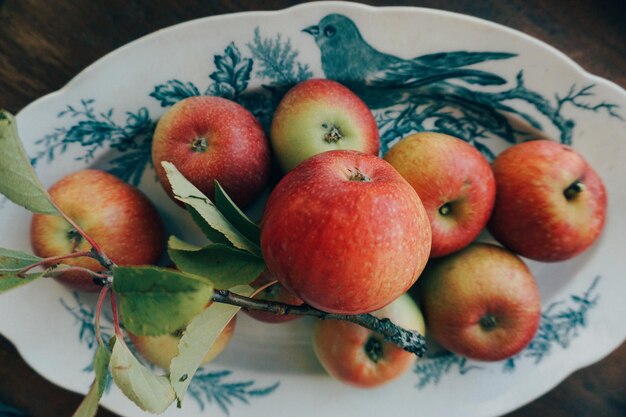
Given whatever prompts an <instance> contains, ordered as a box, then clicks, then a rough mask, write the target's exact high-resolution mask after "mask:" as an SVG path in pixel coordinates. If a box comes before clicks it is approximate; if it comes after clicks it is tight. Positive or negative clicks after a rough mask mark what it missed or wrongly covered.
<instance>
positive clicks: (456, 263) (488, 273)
mask: <svg viewBox="0 0 626 417" xmlns="http://www.w3.org/2000/svg"><path fill="white" fill-rule="evenodd" d="M418 287H419V290H420V291H419V293H420V300H421V304H420V305H421V307H422V311H423V312H424V316H425V318H426V327H427V328H428V332H429V334H430V335H431V336H432V337H433V338H434V339H435V341H437V342H438V343H439V344H440V345H441V346H443V347H444V348H446V349H448V350H450V351H452V352H455V353H457V354H459V355H461V356H465V357H468V358H471V359H478V360H484V361H497V360H501V359H505V358H508V357H510V356H513V355H515V354H517V353H518V352H520V351H521V350H522V349H523V348H524V347H525V346H526V345H528V343H529V342H530V341H531V340H532V338H533V336H534V335H535V332H536V331H537V327H538V325H539V319H540V317H541V301H540V296H539V290H538V289H537V284H536V282H535V279H534V277H533V275H532V274H531V272H530V270H529V269H528V267H527V266H526V264H525V263H524V262H523V261H522V260H521V258H520V257H518V256H517V255H515V254H514V253H512V252H510V251H508V250H506V249H504V248H502V247H500V246H496V245H492V244H485V243H472V244H470V245H469V246H467V247H466V248H464V249H462V250H460V251H458V252H455V253H453V254H451V255H448V256H445V257H442V258H438V259H434V260H431V262H429V264H428V266H427V267H426V269H425V270H424V273H423V274H422V277H421V278H420V282H419V284H418Z"/></svg>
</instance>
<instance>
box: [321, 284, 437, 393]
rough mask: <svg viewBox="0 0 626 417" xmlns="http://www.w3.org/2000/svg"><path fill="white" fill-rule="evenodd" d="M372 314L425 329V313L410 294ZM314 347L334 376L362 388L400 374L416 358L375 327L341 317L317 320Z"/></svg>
mask: <svg viewBox="0 0 626 417" xmlns="http://www.w3.org/2000/svg"><path fill="white" fill-rule="evenodd" d="M372 314H374V315H375V316H376V317H379V318H388V319H390V320H391V321H392V322H394V323H395V324H397V325H399V326H401V327H404V328H405V329H410V330H417V331H418V332H420V333H421V334H422V335H423V334H424V332H425V327H424V318H423V317H422V313H421V312H420V310H419V308H418V307H417V305H416V304H415V302H413V300H412V299H411V297H409V295H408V294H403V295H402V296H400V298H398V299H396V300H395V301H394V302H392V303H391V304H389V305H387V306H385V307H384V308H382V309H380V310H377V311H375V312H373V313H372ZM313 349H314V351H315V355H316V356H317V358H318V359H319V361H320V363H321V364H322V366H323V367H324V369H326V371H327V372H328V373H329V374H330V375H331V376H333V377H335V378H336V379H338V380H339V381H342V382H345V383H347V384H351V385H354V386H357V387H363V388H369V387H375V386H379V385H382V384H384V383H387V382H390V381H392V380H394V379H396V378H398V377H400V376H401V375H402V374H404V373H405V372H406V371H407V370H408V369H409V368H411V367H412V366H413V364H414V363H415V361H416V359H417V356H415V355H414V354H412V353H409V352H407V351H405V350H403V349H402V348H400V347H398V346H397V345H394V344H393V343H390V342H386V341H385V340H384V339H383V337H382V336H381V335H380V334H378V333H376V332H374V331H372V330H369V329H366V328H364V327H361V326H359V325H357V324H354V323H349V322H346V321H338V320H320V321H318V322H317V323H316V324H315V328H314V330H313Z"/></svg>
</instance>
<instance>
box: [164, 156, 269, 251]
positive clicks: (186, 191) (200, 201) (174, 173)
mask: <svg viewBox="0 0 626 417" xmlns="http://www.w3.org/2000/svg"><path fill="white" fill-rule="evenodd" d="M161 164H162V165H163V168H165V172H166V173H167V179H168V180H169V182H170V184H171V186H172V191H173V193H174V196H175V197H176V199H177V200H179V201H182V202H183V203H185V204H187V205H188V206H191V207H192V208H193V209H194V210H195V211H196V212H197V214H199V215H200V217H202V219H204V221H205V222H206V223H207V224H208V226H210V227H211V228H212V229H214V230H216V231H217V232H219V233H221V234H222V235H224V236H225V237H226V238H227V239H228V240H229V241H230V242H231V243H232V244H233V246H235V247H236V248H239V249H243V250H245V251H247V252H250V253H254V254H255V255H258V254H260V249H259V247H258V245H256V244H254V243H253V242H251V241H250V240H248V238H246V237H245V236H244V235H243V234H242V233H241V232H240V231H238V230H237V228H235V226H233V225H232V224H231V223H230V222H229V221H228V220H227V219H226V217H224V215H223V214H222V213H220V211H219V210H218V208H217V207H216V206H215V204H213V202H212V201H211V200H210V199H209V198H208V197H207V196H205V195H204V194H202V192H201V191H200V190H198V189H197V188H196V186H194V185H193V184H192V183H190V182H189V181H188V180H187V179H186V178H185V177H184V176H183V175H182V174H181V173H180V172H179V171H178V169H176V167H175V166H174V164H172V163H171V162H167V161H163V162H161Z"/></svg>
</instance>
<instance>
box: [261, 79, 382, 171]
mask: <svg viewBox="0 0 626 417" xmlns="http://www.w3.org/2000/svg"><path fill="white" fill-rule="evenodd" d="M270 138H271V141H272V147H273V149H274V153H275V154H276V158H277V159H278V161H279V163H280V165H281V167H282V168H283V170H284V171H285V172H287V171H290V170H291V169H293V168H294V167H295V166H296V165H298V164H299V163H300V162H302V161H304V160H305V159H307V158H309V157H311V156H313V155H317V154H318V153H322V152H325V151H330V150H337V149H353V150H357V151H361V152H364V153H368V154H372V155H378V148H379V146H380V139H379V134H378V126H377V125H376V121H375V120H374V116H373V115H372V112H371V111H370V109H369V108H368V107H367V105H366V104H365V103H364V102H363V101H362V100H361V99H360V98H359V97H358V96H357V95H356V94H354V93H353V92H352V91H350V90H349V89H348V88H347V87H345V86H343V85H341V84H339V83H338V82H336V81H331V80H325V79H310V80H306V81H303V82H301V83H299V84H297V85H296V86H295V87H293V88H292V89H291V90H289V91H288V92H287V94H286V95H285V96H284V97H283V99H282V100H281V102H280V103H279V105H278V107H277V109H276V112H275V113H274V118H273V119H272V127H271V133H270Z"/></svg>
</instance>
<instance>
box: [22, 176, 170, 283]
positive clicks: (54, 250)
mask: <svg viewBox="0 0 626 417" xmlns="http://www.w3.org/2000/svg"><path fill="white" fill-rule="evenodd" d="M49 193H50V196H51V197H52V199H53V200H54V201H55V202H56V203H57V204H58V205H59V207H60V208H61V209H62V210H63V211H64V212H65V213H66V214H67V215H68V216H69V217H70V218H71V219H72V220H74V221H75V222H76V223H77V224H78V226H80V228H82V229H83V230H84V231H85V232H86V233H87V234H88V235H89V236H90V237H92V238H93V239H94V240H95V241H96V242H97V243H98V244H99V245H100V246H101V248H102V250H103V251H104V252H105V253H106V254H107V255H108V256H109V258H111V260H112V261H113V262H114V263H116V264H117V265H145V264H155V263H157V262H158V261H159V258H160V257H161V254H162V253H163V248H164V246H165V238H164V233H163V223H162V221H161V218H160V217H159V214H158V213H157V211H156V209H155V208H154V206H153V205H152V203H151V202H150V200H148V198H146V196H145V195H144V194H142V193H141V192H140V191H139V190H138V189H136V188H134V187H132V186H130V185H128V184H126V183H125V182H123V181H122V180H120V179H118V178H117V177H115V176H113V175H111V174H109V173H107V172H104V171H99V170H94V169H88V170H82V171H78V172H75V173H73V174H70V175H68V176H66V177H64V178H62V179H61V180H60V181H59V182H57V183H56V184H54V185H53V186H52V187H51V188H50V190H49ZM30 234H31V243H32V246H33V251H34V253H35V254H36V255H37V256H40V257H42V258H48V257H52V256H60V255H67V254H70V253H72V252H81V251H89V250H90V249H91V245H89V243H88V242H86V241H85V240H84V239H83V238H82V237H81V236H80V235H79V234H78V232H77V231H76V230H75V229H74V228H73V227H72V226H71V225H70V224H69V223H68V222H66V221H65V220H64V219H63V218H61V217H60V216H56V215H48V214H35V215H33V218H32V223H31V231H30ZM63 264H65V265H69V266H80V267H83V268H88V269H91V270H93V271H103V270H104V268H103V267H102V265H100V263H98V262H97V261H96V260H95V259H92V258H85V257H82V258H72V259H66V260H64V261H63ZM57 279H58V280H59V281H60V282H62V283H64V284H66V285H68V286H69V287H71V288H74V289H78V290H84V291H97V290H99V289H100V287H98V286H97V285H96V284H94V283H93V280H92V278H91V277H90V275H89V274H88V273H85V272H81V271H68V272H65V273H63V274H62V275H61V276H59V277H57Z"/></svg>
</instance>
